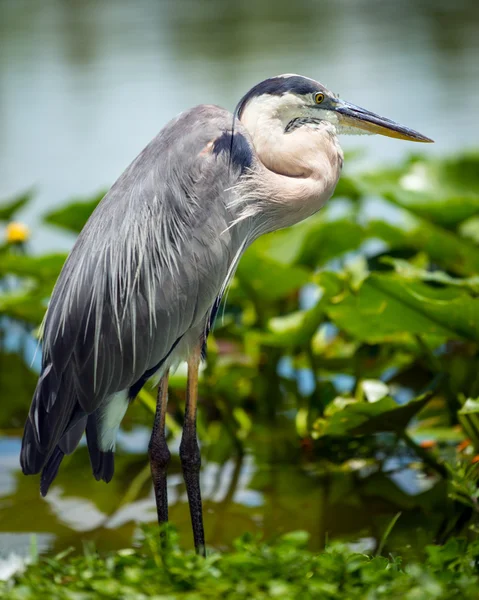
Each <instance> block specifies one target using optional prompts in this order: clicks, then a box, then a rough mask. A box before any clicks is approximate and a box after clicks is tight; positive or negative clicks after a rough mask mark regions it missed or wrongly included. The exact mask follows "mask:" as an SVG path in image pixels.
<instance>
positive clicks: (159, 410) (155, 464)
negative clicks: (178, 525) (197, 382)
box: [148, 371, 170, 525]
mask: <svg viewBox="0 0 479 600" xmlns="http://www.w3.org/2000/svg"><path fill="white" fill-rule="evenodd" d="M167 402H168V371H167V372H166V373H165V374H164V375H163V377H162V378H161V380H160V384H159V386H158V397H157V400H156V412H155V421H154V423H153V431H152V433H151V439H150V444H149V446H148V455H149V457H150V467H151V478H152V479H153V487H154V488H155V500H156V510H157V512H158V523H160V525H161V523H166V522H167V521H168V494H167V490H166V470H167V467H168V463H169V462H170V451H169V450H168V446H167V444H166V438H165V416H166V404H167Z"/></svg>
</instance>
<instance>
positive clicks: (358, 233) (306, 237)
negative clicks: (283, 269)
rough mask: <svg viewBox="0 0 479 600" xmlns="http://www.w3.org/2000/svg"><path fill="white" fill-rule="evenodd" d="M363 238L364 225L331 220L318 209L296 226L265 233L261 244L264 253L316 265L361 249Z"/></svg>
mask: <svg viewBox="0 0 479 600" xmlns="http://www.w3.org/2000/svg"><path fill="white" fill-rule="evenodd" d="M364 238H365V234H364V231H363V228H362V227H361V226H360V225H359V224H358V223H356V222H355V221H354V220H353V219H351V218H341V219H335V220H328V219H326V218H325V217H324V213H322V212H319V213H317V214H316V215H314V216H312V217H310V218H309V219H307V220H306V221H303V222H302V223H298V224H297V225H295V226H294V227H291V228H289V229H282V230H280V231H278V232H276V233H274V234H271V235H269V236H265V237H264V238H263V239H261V240H260V245H259V246H258V247H259V248H260V251H261V254H262V255H267V256H268V257H271V258H273V259H274V260H277V261H278V262H281V263H283V264H287V265H291V264H298V265H305V266H308V267H311V268H313V267H315V266H319V265H323V264H325V263H326V262H328V261H329V260H331V259H333V258H337V257H340V256H341V255H343V254H344V253H345V252H350V251H351V250H356V249H358V248H359V246H360V245H361V243H362V242H363V241H364Z"/></svg>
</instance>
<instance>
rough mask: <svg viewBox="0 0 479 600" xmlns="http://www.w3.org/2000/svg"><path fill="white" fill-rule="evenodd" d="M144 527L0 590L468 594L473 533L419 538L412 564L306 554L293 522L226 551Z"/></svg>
mask: <svg viewBox="0 0 479 600" xmlns="http://www.w3.org/2000/svg"><path fill="white" fill-rule="evenodd" d="M144 533H145V538H144V541H143V542H142V544H141V546H140V547H139V548H128V549H124V550H120V551H118V552H115V553H111V554H109V555H108V556H106V557H101V556H98V555H97V554H96V553H95V552H92V551H91V550H90V551H88V550H87V551H86V552H85V554H84V555H83V556H79V557H74V558H72V557H67V558H65V553H63V555H62V556H57V557H52V558H48V559H41V560H39V561H38V562H37V563H35V564H33V565H32V566H30V568H29V569H28V570H27V571H26V573H25V574H24V575H20V576H17V579H16V582H15V584H14V585H12V583H10V584H5V585H4V587H3V589H2V587H1V584H0V592H3V593H4V594H6V596H4V597H8V598H9V599H10V600H29V599H32V600H37V599H47V598H48V599H49V600H86V599H88V598H115V599H117V598H125V599H126V598H128V599H131V600H134V599H137V600H143V599H146V598H158V600H159V599H160V598H164V599H165V600H166V599H168V600H173V599H176V598H190V599H192V600H193V599H195V600H196V599H198V600H199V599H203V598H204V599H208V598H211V599H212V598H229V599H231V600H233V599H235V600H241V599H243V598H244V599H245V600H246V599H250V598H255V599H258V600H260V599H262V598H265V599H266V598H281V599H283V598H301V599H302V600H303V599H304V600H308V599H313V598H321V599H322V600H336V599H348V600H353V599H364V600H376V599H378V600H379V599H380V598H389V599H397V600H399V599H401V600H422V599H424V600H432V599H434V600H440V599H443V600H452V599H453V598H457V599H461V600H469V599H470V600H475V599H476V598H477V594H478V584H479V543H478V542H476V543H474V544H470V545H467V544H466V543H465V542H464V540H457V539H452V540H450V541H449V542H448V543H447V544H446V545H445V546H443V547H437V546H429V547H427V548H426V555H427V558H426V560H425V561H424V563H423V564H422V565H420V564H417V563H415V564H414V563H413V564H409V565H404V564H402V561H401V559H400V558H398V557H392V556H390V557H388V558H384V557H381V556H376V557H373V556H368V555H366V554H362V553H359V552H351V550H348V549H347V548H346V547H345V546H341V545H338V544H336V545H332V546H330V547H328V548H327V549H326V550H325V551H324V552H322V553H320V554H315V553H312V552H310V551H308V550H307V549H306V544H307V540H308V535H307V533H305V532H302V531H296V532H292V533H289V534H286V535H284V536H282V537H281V538H279V539H278V540H277V541H276V542H275V543H273V544H264V543H261V542H259V541H257V540H254V539H252V538H251V536H243V537H242V538H240V539H238V540H236V541H235V544H234V550H233V551H232V552H229V553H226V554H220V553H211V554H210V555H209V556H208V557H207V558H206V559H203V558H201V557H199V556H195V555H194V554H192V553H184V552H182V551H181V550H179V548H178V545H177V542H176V536H175V534H174V531H172V530H171V529H170V530H169V531H168V534H169V536H168V537H169V544H168V546H167V547H166V548H165V547H163V548H162V547H161V545H160V543H159V536H158V530H157V529H156V528H153V529H145V530H144Z"/></svg>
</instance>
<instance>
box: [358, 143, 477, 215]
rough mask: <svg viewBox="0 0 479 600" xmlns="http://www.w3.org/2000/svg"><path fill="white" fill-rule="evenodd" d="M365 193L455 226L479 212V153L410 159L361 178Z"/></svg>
mask: <svg viewBox="0 0 479 600" xmlns="http://www.w3.org/2000/svg"><path fill="white" fill-rule="evenodd" d="M360 182H361V185H362V189H363V192H364V193H367V194H373V195H380V196H383V197H385V198H387V199H389V200H391V201H393V202H395V203H396V204H398V205H400V206H403V207H404V208H407V209H408V210H410V211H411V212H414V213H416V214H417V215H420V216H422V217H424V218H426V219H427V220H431V221H434V222H435V223H437V224H440V225H444V226H447V227H453V226H455V225H457V224H458V223H460V222H461V221H463V220H464V219H467V218H468V217H471V216H473V215H476V214H477V212H478V211H479V154H477V153H476V154H473V153H472V154H464V155H462V156H460V157H458V158H454V159H420V158H414V159H412V160H411V159H409V160H408V161H406V163H405V164H404V165H402V166H400V167H399V168H395V169H385V170H380V171H376V172H374V173H371V174H367V175H364V176H362V177H360Z"/></svg>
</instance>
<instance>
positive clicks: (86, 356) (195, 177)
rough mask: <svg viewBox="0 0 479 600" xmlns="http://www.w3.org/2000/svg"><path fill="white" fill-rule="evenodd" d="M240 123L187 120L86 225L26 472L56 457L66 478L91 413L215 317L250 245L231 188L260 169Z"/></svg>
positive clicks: (66, 285)
mask: <svg viewBox="0 0 479 600" xmlns="http://www.w3.org/2000/svg"><path fill="white" fill-rule="evenodd" d="M232 124H233V115H232V114H230V113H228V112H227V111H225V110H223V109H221V108H219V107H214V106H200V107H197V108H195V109H192V110H191V111H188V112H185V113H183V114H181V115H180V116H179V117H178V118H176V119H175V120H173V121H172V122H171V123H169V124H168V125H167V126H166V127H165V128H164V129H163V130H162V131H161V132H160V133H159V135H158V136H157V137H156V138H155V139H154V140H153V141H152V142H151V143H150V144H149V145H148V146H147V147H146V148H145V149H144V150H143V152H142V153H141V154H140V155H139V156H138V157H137V158H136V159H135V161H134V162H133V163H132V164H131V165H130V166H129V167H128V168H127V169H126V171H125V172H124V173H123V175H122V176H121V177H120V178H119V179H118V181H117V182H116V183H115V184H114V185H113V187H112V188H111V190H110V191H109V192H108V193H107V195H106V196H105V197H104V198H103V200H102V201H101V202H100V204H99V205H98V207H97V208H96V210H95V211H94V213H93V214H92V216H91V217H90V219H89V221H88V223H87V224H86V225H85V227H84V229H83V231H82V232H81V234H80V236H79V238H78V240H77V242H76V244H75V246H74V248H73V250H72V252H71V254H70V256H69V257H68V259H67V261H66V263H65V265H64V267H63V270H62V272H61V274H60V277H59V279H58V281H57V284H56V286H55V289H54V291H53V295H52V298H51V301H50V305H49V308H48V311H47V315H46V319H45V327H44V335H43V357H42V373H41V375H40V378H39V382H38V385H37V388H36V390H35V394H34V398H33V401H32V406H31V409H30V414H29V418H28V420H27V424H26V426H25V433H24V439H23V444H22V453H21V464H22V468H23V470H24V472H25V473H36V472H38V471H39V470H40V469H41V468H42V467H44V465H45V463H48V461H49V460H50V463H51V465H52V469H53V470H54V473H53V477H54V476H55V474H56V471H57V469H58V465H59V463H60V461H61V458H62V457H63V454H64V453H68V452H71V451H72V450H73V449H74V448H75V447H76V445H77V444H78V441H79V439H80V437H81V434H82V432H83V429H82V427H83V428H84V425H85V423H86V420H87V419H88V421H89V422H90V420H91V416H90V417H88V415H91V413H94V412H95V411H96V414H100V413H99V411H100V412H101V409H102V406H103V405H104V403H105V401H106V399H108V398H109V397H111V396H112V394H114V393H115V392H118V391H120V390H125V389H129V388H132V387H133V389H135V385H136V387H138V382H140V384H141V383H142V381H144V379H145V377H146V375H148V374H151V373H152V372H153V371H154V370H155V369H156V368H157V367H158V366H159V365H160V364H161V363H162V361H164V360H165V358H166V357H167V356H168V354H169V353H170V352H171V350H172V348H174V346H175V345H176V344H177V343H178V340H180V339H181V337H182V336H183V335H184V334H185V333H186V332H187V331H188V330H189V329H190V328H192V327H194V326H196V325H198V323H200V322H201V320H203V321H205V318H207V316H208V314H209V311H211V309H212V307H213V306H214V304H215V299H216V298H217V296H218V294H219V292H220V290H221V288H222V285H223V283H224V281H225V279H226V278H227V275H228V271H229V269H230V267H231V265H232V262H233V261H234V260H235V258H237V256H238V253H239V252H240V251H241V247H242V244H243V239H242V237H241V236H240V233H239V229H238V228H237V227H231V224H232V222H233V221H234V218H235V214H234V210H233V209H232V208H231V206H232V205H233V204H230V203H231V202H232V194H233V191H231V187H232V186H234V185H235V183H236V182H237V181H238V180H239V178H240V177H241V176H242V174H243V173H244V172H245V170H246V169H247V168H248V167H250V166H251V165H252V162H253V160H254V155H253V150H252V145H251V143H250V141H249V139H248V134H247V133H246V131H245V130H244V128H242V126H241V124H240V123H239V122H238V121H235V124H234V130H235V133H234V135H232V133H231V128H232ZM140 387H141V385H140ZM92 426H93V425H92ZM59 453H60V455H59ZM47 466H48V464H47ZM53 477H51V479H53Z"/></svg>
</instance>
